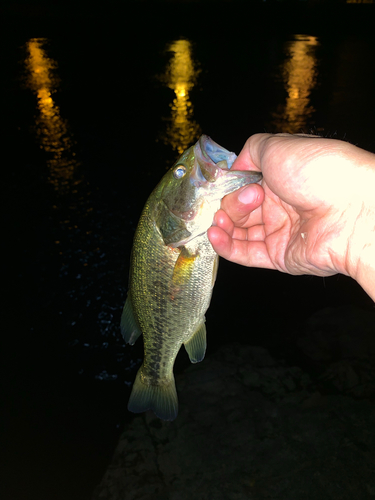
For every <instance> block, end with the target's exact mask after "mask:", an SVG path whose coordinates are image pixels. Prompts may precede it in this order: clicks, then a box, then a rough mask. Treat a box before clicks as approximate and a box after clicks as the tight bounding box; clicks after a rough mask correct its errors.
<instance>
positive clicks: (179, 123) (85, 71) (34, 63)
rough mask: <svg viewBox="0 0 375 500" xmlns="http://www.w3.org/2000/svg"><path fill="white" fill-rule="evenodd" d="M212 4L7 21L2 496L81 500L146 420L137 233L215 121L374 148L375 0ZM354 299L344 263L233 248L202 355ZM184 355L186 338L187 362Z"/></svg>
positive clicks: (366, 302) (282, 336)
mask: <svg viewBox="0 0 375 500" xmlns="http://www.w3.org/2000/svg"><path fill="white" fill-rule="evenodd" d="M199 5H200V4H198V3H194V4H191V5H189V4H188V3H186V4H184V6H180V7H179V9H178V10H176V9H175V7H174V4H173V3H172V2H170V3H169V4H168V5H167V6H166V5H164V6H163V9H162V10H161V14H160V12H159V14H160V15H161V19H162V21H160V22H157V21H155V20H154V19H153V15H154V14H155V12H154V11H153V12H151V13H150V12H148V14H147V12H146V13H145V12H142V9H141V8H140V9H135V10H134V12H133V11H131V12H130V13H129V14H128V17H127V19H126V20H124V21H123V22H121V23H120V22H119V20H116V17H117V16H116V12H114V13H113V15H109V13H107V14H106V16H104V19H102V18H101V16H100V13H96V16H91V17H88V18H87V17H86V13H82V12H80V13H79V16H78V17H77V16H76V17H75V16H74V12H73V11H72V16H70V15H69V13H67V12H64V13H63V15H62V17H61V18H60V17H59V15H57V13H56V12H55V11H53V12H52V13H50V12H48V11H46V10H43V9H45V7H44V8H42V9H41V13H40V15H38V16H36V15H31V16H30V19H29V18H28V15H29V14H28V11H27V12H26V13H23V15H21V14H20V17H19V18H18V17H17V16H16V15H15V14H14V13H13V14H12V16H10V25H9V27H8V30H5V32H4V31H3V34H2V39H3V54H2V57H3V78H2V80H1V83H0V85H1V86H2V95H3V104H2V109H3V120H2V132H3V139H4V145H3V148H4V149H3V151H5V152H6V155H4V156H3V164H4V163H5V165H4V168H3V186H4V188H3V197H4V198H5V201H6V205H5V206H6V210H5V213H6V218H5V234H6V250H7V252H8V257H7V260H6V261H5V263H6V266H5V273H6V275H7V276H9V277H10V279H9V281H7V295H9V298H10V301H9V304H7V307H6V313H7V314H6V316H7V317H9V319H10V322H8V326H7V327H6V328H5V329H4V331H3V337H5V341H6V346H5V350H4V353H5V365H4V366H5V374H6V376H5V378H4V381H5V384H4V390H5V398H3V401H5V405H4V411H3V415H5V424H6V425H5V427H4V429H5V435H4V443H5V445H4V446H2V451H1V454H2V455H3V458H4V464H5V465H4V467H3V471H5V474H6V478H5V480H4V481H3V485H5V487H6V491H5V495H2V496H1V498H4V499H9V500H21V499H22V500H23V499H25V500H26V499H27V500H31V499H35V500H36V499H38V500H63V499H66V500H68V499H69V500H75V499H77V500H78V499H79V500H86V499H89V498H90V496H91V493H92V490H93V488H94V487H95V485H96V484H98V483H99V481H100V479H101V477H102V475H103V473H104V470H105V468H106V466H107V465H108V463H109V461H110V458H111V455H112V453H113V450H114V447H115V445H116V441H117V439H118V437H119V434H120V432H121V431H122V430H123V429H124V428H126V425H127V422H129V420H130V419H131V418H133V415H129V413H128V412H127V409H126V405H127V400H128V397H129V393H130V387H131V384H132V382H133V379H134V376H135V373H136V371H137V369H138V367H139V364H140V360H141V358H142V343H141V341H138V343H137V344H136V345H135V346H134V347H130V346H125V345H124V342H123V340H122V338H121V336H120V331H119V321H120V316H121V309H122V306H123V303H124V301H125V298H126V292H127V276H128V271H129V266H128V262H129V256H130V250H131V245H132V238H133V234H134V230H135V227H136V224H137V220H138V217H139V215H140V212H141V209H142V207H143V204H144V203H145V201H146V199H147V197H148V195H149V194H150V192H151V190H152V189H153V188H154V186H155V185H156V184H157V182H158V181H159V179H160V178H161V177H162V175H163V174H164V172H165V170H166V169H167V168H169V167H170V166H171V165H172V164H173V162H174V161H175V160H176V158H177V157H178V155H179V154H180V153H181V152H182V151H184V150H185V149H186V148H187V147H189V146H190V145H191V144H193V143H194V142H195V141H196V140H197V138H198V137H199V136H200V134H201V133H205V134H208V135H210V136H211V137H212V138H213V140H215V141H216V142H218V143H219V144H220V145H222V146H224V147H225V148H227V149H229V150H231V151H235V152H236V153H239V151H240V150H241V148H242V146H243V144H244V142H245V140H246V139H247V137H248V136H250V135H251V134H253V133H257V132H264V131H267V132H290V133H300V132H303V133H315V134H320V135H323V136H326V137H334V138H338V139H344V140H348V141H350V142H352V143H354V144H357V145H358V146H360V147H363V148H365V149H369V150H371V151H375V133H374V121H375V92H374V89H375V64H374V61H375V40H374V37H373V36H371V35H370V30H369V28H368V27H369V22H368V12H370V13H372V14H373V13H374V11H373V10H372V11H366V12H365V14H364V15H363V17H361V15H362V14H358V12H355V15H356V17H355V23H354V25H353V24H352V23H351V21H350V19H351V16H352V11H351V12H350V13H349V14H347V13H345V15H344V17H343V20H342V19H341V20H340V22H338V20H337V17H336V15H334V14H332V12H331V14H330V15H331V17H330V19H328V20H327V19H325V20H324V22H323V21H322V23H320V19H321V16H320V15H319V14H316V13H315V14H314V16H315V17H313V19H311V13H310V12H305V11H303V12H302V14H301V16H302V17H301V18H300V19H297V20H295V21H291V19H290V17H289V18H288V19H287V20H285V22H284V21H283V19H282V17H280V16H282V11H280V12H277V13H276V14H277V15H276V14H275V13H272V12H271V11H263V10H261V9H255V10H254V12H252V13H251V16H250V17H249V18H248V20H244V12H242V11H241V9H239V11H238V12H237V11H235V10H230V11H229V10H226V9H223V11H221V12H219V13H216V14H215V13H214V14H212V16H211V17H210V16H208V13H209V12H210V10H209V9H208V8H205V9H204V10H203V11H201V13H200V14H199V12H197V9H198V10H199ZM356 7H360V6H356ZM227 9H229V7H227ZM17 15H18V14H17ZM227 15H228V16H229V17H226V16H227ZM22 16H23V17H22ZM269 16H271V17H269ZM270 19H271V20H272V23H271V24H270ZM134 25H135V26H137V30H136V32H134V31H132V33H131V34H129V32H128V31H127V30H126V27H127V26H128V27H129V26H134ZM366 26H367V28H366ZM361 27H363V29H362V28H361ZM352 28H353V29H352ZM4 77H5V78H4ZM5 157H7V158H8V160H5ZM322 182H324V179H322ZM341 304H356V305H359V306H361V307H363V308H371V307H372V302H371V300H370V299H369V298H368V297H367V296H366V294H365V293H364V292H363V291H362V290H361V289H360V288H359V287H358V286H357V285H356V283H354V282H352V281H351V280H350V279H348V278H345V277H343V276H335V277H332V278H329V279H325V280H323V279H321V278H314V277H290V276H286V275H283V274H281V273H276V272H271V271H266V270H256V269H244V268H241V267H239V266H235V265H233V264H230V263H227V262H225V261H223V260H221V263H220V270H219V275H218V280H217V284H216V287H215V291H214V295H213V300H212V304H211V308H210V309H209V311H208V313H207V332H208V351H207V356H209V355H210V352H212V351H213V350H215V349H216V348H217V347H218V346H220V345H221V344H223V343H226V342H231V341H237V342H243V343H249V344H252V345H264V346H265V347H267V348H268V349H269V350H270V351H271V352H272V353H273V355H275V356H278V355H279V356H285V355H288V353H290V352H292V351H293V349H292V347H291V346H290V345H289V344H288V342H289V339H290V338H291V336H292V335H291V332H294V331H295V330H296V329H298V325H299V324H300V322H302V321H303V320H304V319H306V318H307V317H308V316H309V315H311V314H312V313H313V312H315V311H317V310H318V309H321V308H323V307H326V306H328V305H333V306H335V305H341ZM203 362H204V361H203ZM188 364H189V361H188V359H187V356H186V355H185V353H184V352H183V353H181V354H180V356H179V358H178V360H177V365H176V370H177V371H179V370H183V369H184V368H185V367H186V366H188Z"/></svg>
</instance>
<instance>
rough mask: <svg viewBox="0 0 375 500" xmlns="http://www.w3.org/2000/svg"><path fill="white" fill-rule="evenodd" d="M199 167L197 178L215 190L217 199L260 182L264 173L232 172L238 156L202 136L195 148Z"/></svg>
mask: <svg viewBox="0 0 375 500" xmlns="http://www.w3.org/2000/svg"><path fill="white" fill-rule="evenodd" d="M194 150H195V151H194V152H195V158H196V160H197V166H196V170H195V178H196V179H197V180H198V179H199V180H203V179H204V180H205V181H206V189H207V188H208V190H209V191H210V192H211V191H212V190H215V195H216V196H215V195H214V197H215V198H222V197H223V196H225V195H227V194H229V193H231V192H233V191H235V190H236V189H239V188H240V187H242V186H245V185H246V184H252V183H255V182H259V181H260V180H261V179H262V173H261V172H256V171H249V170H230V169H231V167H232V165H233V163H234V161H235V159H236V158H237V155H236V154H235V153H232V152H230V151H228V150H227V149H225V148H223V147H222V146H220V145H219V144H217V143H216V142H215V141H213V140H212V139H211V138H210V137H208V136H207V135H202V136H201V137H200V139H199V141H198V142H197V143H196V145H195V146H194Z"/></svg>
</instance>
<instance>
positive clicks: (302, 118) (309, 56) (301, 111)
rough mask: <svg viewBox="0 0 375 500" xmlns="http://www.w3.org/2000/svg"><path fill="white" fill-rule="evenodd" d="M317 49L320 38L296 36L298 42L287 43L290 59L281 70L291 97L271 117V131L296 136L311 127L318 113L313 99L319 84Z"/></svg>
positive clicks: (287, 59) (288, 57) (288, 58)
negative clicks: (311, 97) (313, 91)
mask: <svg viewBox="0 0 375 500" xmlns="http://www.w3.org/2000/svg"><path fill="white" fill-rule="evenodd" d="M318 46H319V41H318V38H317V37H315V36H308V35H295V40H293V41H291V42H288V44H287V46H286V53H287V58H286V60H285V61H284V63H283V64H282V66H281V68H280V73H281V79H282V81H283V82H284V87H285V90H286V92H287V94H288V97H287V99H286V102H285V104H284V105H280V106H279V108H278V109H277V111H276V112H275V113H273V115H272V121H271V123H270V127H271V128H272V131H276V132H289V133H291V134H295V133H299V132H302V131H305V128H306V126H308V127H309V128H310V127H311V125H312V115H313V113H314V112H315V109H314V107H313V106H312V105H311V103H310V96H311V92H312V90H313V89H314V88H315V86H316V82H317V75H318V68H317V57H316V48H317V47H318Z"/></svg>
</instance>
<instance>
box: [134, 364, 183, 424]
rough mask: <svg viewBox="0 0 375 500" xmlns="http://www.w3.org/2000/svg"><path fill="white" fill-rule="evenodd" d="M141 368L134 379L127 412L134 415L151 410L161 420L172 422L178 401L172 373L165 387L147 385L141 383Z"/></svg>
mask: <svg viewBox="0 0 375 500" xmlns="http://www.w3.org/2000/svg"><path fill="white" fill-rule="evenodd" d="M142 368H143V365H142V366H141V368H140V369H139V370H138V373H137V376H136V378H135V381H134V385H133V390H132V393H131V394H130V398H129V403H128V410H130V411H132V412H134V413H142V412H143V411H147V410H152V411H153V412H154V413H155V415H156V416H157V417H159V418H161V419H162V420H174V419H175V418H176V417H177V413H178V399H177V392H176V385H175V382H174V376H173V373H172V376H171V379H170V382H169V383H168V384H167V385H164V384H163V385H149V384H145V383H144V382H142V377H141V372H142Z"/></svg>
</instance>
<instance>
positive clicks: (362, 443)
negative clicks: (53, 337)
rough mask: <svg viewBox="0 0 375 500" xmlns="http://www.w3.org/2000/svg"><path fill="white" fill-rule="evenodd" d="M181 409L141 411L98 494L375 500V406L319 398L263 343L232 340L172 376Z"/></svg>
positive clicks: (206, 499)
mask: <svg viewBox="0 0 375 500" xmlns="http://www.w3.org/2000/svg"><path fill="white" fill-rule="evenodd" d="M176 383H177V389H178V392H179V405H180V409H179V415H178V417H177V419H176V420H175V421H174V422H163V421H161V420H159V419H158V418H156V417H155V416H154V415H153V414H152V413H146V414H142V415H137V416H135V418H134V419H133V421H132V422H131V423H130V425H129V426H128V428H127V429H126V430H125V432H124V433H123V435H122V436H121V438H120V441H119V444H118V446H117V449H116V451H115V454H114V457H113V460H112V463H111V464H110V466H109V467H108V469H107V471H106V473H105V475H104V477H103V479H102V481H101V483H100V484H99V486H98V487H97V488H96V490H95V492H94V495H93V500H159V499H160V500H191V499H194V500H211V499H212V500H250V499H256V500H262V499H276V498H277V499H278V500H284V499H285V500H294V499H295V500H302V499H303V500H309V499H311V500H318V499H319V500H321V499H322V498H324V499H335V500H338V499H340V500H341V499H342V500H346V499H347V500H353V499H356V500H361V499H369V498H372V497H375V405H374V403H373V402H370V401H367V400H362V401H359V400H354V399H353V398H352V397H350V396H346V395H328V396H322V395H321V394H320V393H319V392H317V391H316V389H315V387H314V384H313V383H312V382H311V380H310V377H309V376H308V375H306V374H305V373H304V372H303V371H302V370H301V369H300V368H298V367H288V366H286V365H285V364H284V363H281V362H276V361H275V360H274V359H273V358H272V357H271V356H270V354H269V353H268V352H267V351H266V350H265V349H263V348H260V347H251V346H243V345H226V346H224V347H222V348H220V350H218V351H217V352H216V353H214V354H212V355H210V356H208V357H207V358H206V359H205V360H204V361H203V362H202V363H198V364H196V365H192V366H191V367H189V368H188V369H187V370H186V371H185V372H184V373H182V374H180V375H179V376H177V377H176Z"/></svg>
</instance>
